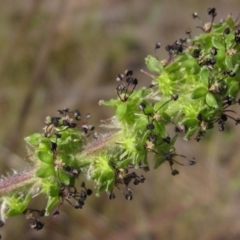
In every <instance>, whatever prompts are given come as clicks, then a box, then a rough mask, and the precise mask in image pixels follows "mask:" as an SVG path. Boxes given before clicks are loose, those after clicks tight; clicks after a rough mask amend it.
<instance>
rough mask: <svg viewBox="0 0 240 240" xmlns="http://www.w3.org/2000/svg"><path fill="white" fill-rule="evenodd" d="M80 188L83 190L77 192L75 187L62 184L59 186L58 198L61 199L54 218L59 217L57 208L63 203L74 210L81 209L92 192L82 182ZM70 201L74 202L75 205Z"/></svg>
mask: <svg viewBox="0 0 240 240" xmlns="http://www.w3.org/2000/svg"><path fill="white" fill-rule="evenodd" d="M81 187H82V188H83V189H82V190H81V191H80V192H78V191H77V189H76V188H75V187H72V186H67V185H65V184H63V183H62V184H61V185H60V188H59V196H60V198H61V202H60V203H59V205H58V206H57V209H56V210H55V211H54V213H53V215H54V216H57V215H59V208H60V206H61V205H62V204H63V203H64V201H66V202H68V203H69V204H70V205H71V206H73V207H74V208H76V209H80V208H82V207H83V205H84V203H85V200H86V199H87V196H90V195H91V194H92V190H91V189H89V188H88V189H87V188H86V186H85V183H84V182H83V183H82V185H81ZM72 201H75V204H74V203H73V202H72Z"/></svg>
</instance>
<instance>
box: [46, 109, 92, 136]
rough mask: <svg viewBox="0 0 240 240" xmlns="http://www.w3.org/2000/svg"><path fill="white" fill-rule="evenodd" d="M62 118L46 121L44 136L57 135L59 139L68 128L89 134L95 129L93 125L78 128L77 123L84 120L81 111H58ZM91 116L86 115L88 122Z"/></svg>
mask: <svg viewBox="0 0 240 240" xmlns="http://www.w3.org/2000/svg"><path fill="white" fill-rule="evenodd" d="M58 113H59V114H60V115H61V117H50V119H49V118H48V119H47V120H46V122H45V123H46V126H45V127H44V128H43V130H44V136H45V137H51V136H53V135H55V136H56V137H57V138H60V137H61V132H62V131H65V130H67V129H68V128H76V127H80V128H81V130H82V131H83V132H84V133H85V134H88V133H89V131H90V132H92V131H93V130H94V129H95V128H94V126H93V125H87V124H86V123H84V124H82V125H81V126H78V124H77V123H76V122H75V121H80V120H81V119H82V117H81V113H80V112H79V110H74V111H70V110H69V109H68V108H64V109H62V110H58ZM90 117H91V115H90V114H89V113H88V114H87V115H86V120H88V119H89V118H90ZM59 128H61V130H60V129H59Z"/></svg>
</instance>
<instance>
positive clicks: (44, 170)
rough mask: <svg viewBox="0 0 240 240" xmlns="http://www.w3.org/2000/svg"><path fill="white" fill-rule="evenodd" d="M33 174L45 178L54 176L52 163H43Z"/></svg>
mask: <svg viewBox="0 0 240 240" xmlns="http://www.w3.org/2000/svg"><path fill="white" fill-rule="evenodd" d="M35 174H36V176H37V177H39V178H47V177H51V176H55V169H54V166H53V165H47V164H44V165H42V166H41V167H40V168H39V169H38V170H37V171H36V173H35Z"/></svg>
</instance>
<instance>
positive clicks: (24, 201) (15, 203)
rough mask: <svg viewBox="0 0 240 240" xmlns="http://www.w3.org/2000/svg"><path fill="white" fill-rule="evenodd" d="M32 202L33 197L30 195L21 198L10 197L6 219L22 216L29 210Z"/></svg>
mask: <svg viewBox="0 0 240 240" xmlns="http://www.w3.org/2000/svg"><path fill="white" fill-rule="evenodd" d="M30 200H31V195H30V194H28V195H27V196H20V197H18V198H16V197H10V199H8V203H7V204H8V208H9V209H8V211H7V213H6V217H13V216H16V215H19V214H22V213H23V212H24V210H25V209H26V208H27V206H28V204H29V202H30Z"/></svg>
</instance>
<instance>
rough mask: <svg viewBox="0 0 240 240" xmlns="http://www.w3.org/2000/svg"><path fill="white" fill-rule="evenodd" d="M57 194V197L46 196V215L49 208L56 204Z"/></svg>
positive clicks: (49, 210)
mask: <svg viewBox="0 0 240 240" xmlns="http://www.w3.org/2000/svg"><path fill="white" fill-rule="evenodd" d="M59 200H60V199H59V196H57V197H48V202H47V206H46V213H45V216H48V215H49V213H50V212H51V210H52V209H53V208H54V207H55V206H56V204H57V203H58V202H59Z"/></svg>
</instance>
